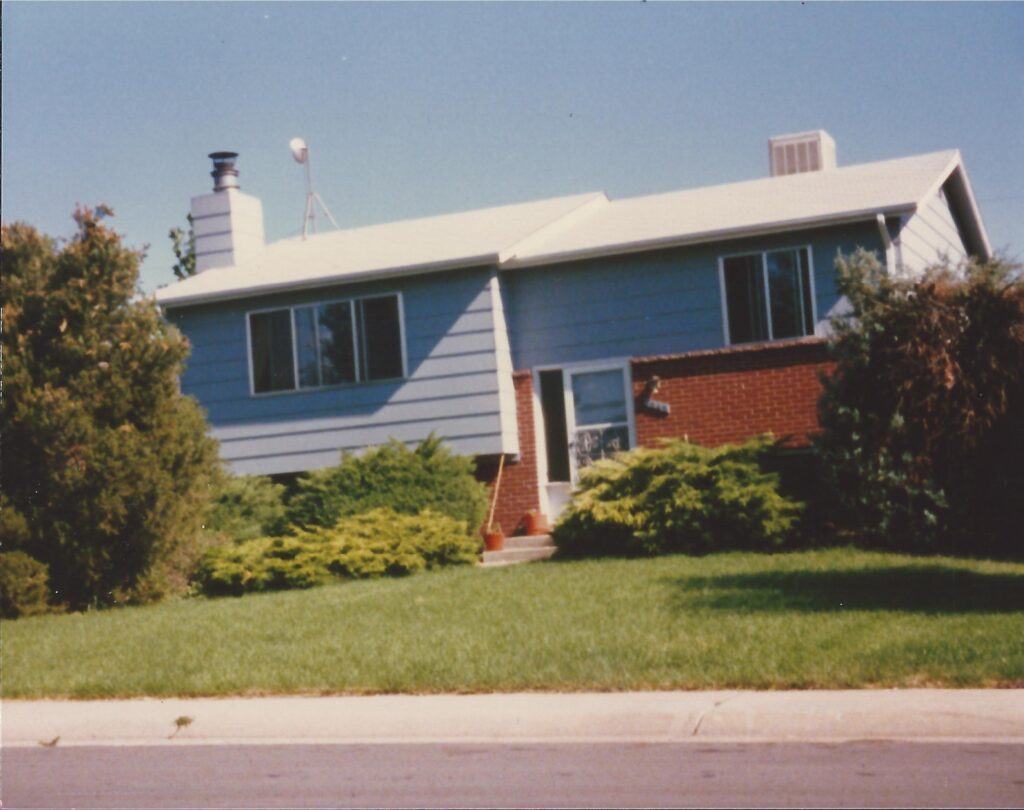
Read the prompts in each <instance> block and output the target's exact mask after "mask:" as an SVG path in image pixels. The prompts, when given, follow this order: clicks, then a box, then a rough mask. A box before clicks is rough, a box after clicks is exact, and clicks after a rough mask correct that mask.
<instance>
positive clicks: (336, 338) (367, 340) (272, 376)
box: [247, 293, 406, 394]
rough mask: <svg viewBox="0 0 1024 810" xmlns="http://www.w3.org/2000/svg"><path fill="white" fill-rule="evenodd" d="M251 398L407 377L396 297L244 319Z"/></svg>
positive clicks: (255, 313)
mask: <svg viewBox="0 0 1024 810" xmlns="http://www.w3.org/2000/svg"><path fill="white" fill-rule="evenodd" d="M247 328H248V333H249V371H250V380H251V384H252V389H251V390H252V393H253V394H268V393H274V392H278V391H296V390H300V389H301V390H305V389H310V388H323V387H326V386H333V385H345V384H350V383H357V382H370V381H373V380H393V379H401V378H403V377H405V376H406V372H405V340H404V329H403V324H402V300H401V296H400V295H399V294H398V293H392V294H389V295H376V296H370V297H366V298H351V299H347V300H341V301H327V302H324V303H318V304H309V305H304V306H296V307H279V308H277V309H264V310H257V311H253V312H250V313H248V316H247Z"/></svg>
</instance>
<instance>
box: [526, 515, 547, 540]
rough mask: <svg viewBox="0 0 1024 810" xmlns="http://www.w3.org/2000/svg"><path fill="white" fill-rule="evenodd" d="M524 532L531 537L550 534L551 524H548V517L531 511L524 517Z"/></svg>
mask: <svg viewBox="0 0 1024 810" xmlns="http://www.w3.org/2000/svg"><path fill="white" fill-rule="evenodd" d="M523 531H525V532H526V533H527V534H531V535H537V534H550V532H551V524H549V523H548V519H547V516H546V515H543V514H541V513H540V512H538V511H537V510H536V509H531V510H530V511H529V512H527V513H526V514H525V515H524V516H523Z"/></svg>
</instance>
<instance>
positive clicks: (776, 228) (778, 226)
mask: <svg viewBox="0 0 1024 810" xmlns="http://www.w3.org/2000/svg"><path fill="white" fill-rule="evenodd" d="M914 210H916V205H915V204H914V203H905V204H901V205H896V206H890V207H888V208H886V209H884V211H885V214H886V216H891V215H897V214H904V213H912V212H913V211H914ZM878 213H879V209H878V208H865V209H864V210H863V211H854V212H846V213H843V214H836V215H832V216H827V217H820V216H819V217H805V218H803V219H793V220H787V221H785V222H778V223H767V224H764V225H757V226H752V227H740V228H725V229H720V230H716V231H705V232H703V233H695V234H687V235H685V236H667V237H661V238H658V239H647V240H644V241H640V242H622V243H619V244H613V245H598V246H595V247H591V248H582V249H580V250H567V251H563V252H561V253H549V254H545V255H541V256H533V257H530V258H529V259H516V258H512V259H510V260H509V261H508V262H505V263H503V264H501V265H499V267H500V269H502V270H516V269H519V268H526V267H537V266H539V265H546V264H564V263H565V262H573V261H579V260H581V259H593V258H597V257H601V256H621V255H623V254H628V253H646V252H647V251H651V250H667V249H670V248H676V247H686V246H688V245H699V244H705V243H707V242H717V241H720V240H725V239H730V240H731V239H743V238H746V237H756V236H768V235H771V234H776V233H784V232H785V231H791V230H796V229H799V228H824V227H829V226H832V225H843V224H846V223H850V222H863V221H869V222H874V221H875V217H876V216H877V215H878Z"/></svg>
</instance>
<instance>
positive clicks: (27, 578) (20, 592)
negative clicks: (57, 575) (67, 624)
mask: <svg viewBox="0 0 1024 810" xmlns="http://www.w3.org/2000/svg"><path fill="white" fill-rule="evenodd" d="M48 580H49V574H48V572H47V570H46V566H45V565H44V564H43V563H41V562H39V560H35V559H33V558H32V557H30V556H28V554H26V553H25V552H24V551H4V552H0V616H3V618H5V619H16V618H18V617H19V616H34V615H37V614H39V613H50V612H51V611H52V610H53V609H54V608H52V607H51V606H50V604H49V598H50V586H49V582H48Z"/></svg>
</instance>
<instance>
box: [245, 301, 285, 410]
mask: <svg viewBox="0 0 1024 810" xmlns="http://www.w3.org/2000/svg"><path fill="white" fill-rule="evenodd" d="M249 330H250V334H251V338H252V376H253V390H254V391H255V392H256V393H257V394H261V393H263V392H265V391H286V390H289V389H291V388H294V387H295V365H294V360H293V357H292V313H291V310H288V309H279V310H276V311H274V312H257V313H253V314H252V315H250V316H249Z"/></svg>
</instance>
